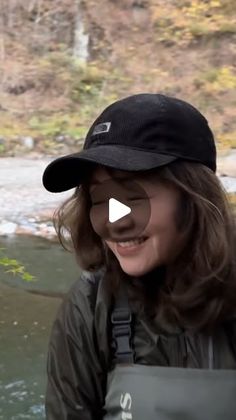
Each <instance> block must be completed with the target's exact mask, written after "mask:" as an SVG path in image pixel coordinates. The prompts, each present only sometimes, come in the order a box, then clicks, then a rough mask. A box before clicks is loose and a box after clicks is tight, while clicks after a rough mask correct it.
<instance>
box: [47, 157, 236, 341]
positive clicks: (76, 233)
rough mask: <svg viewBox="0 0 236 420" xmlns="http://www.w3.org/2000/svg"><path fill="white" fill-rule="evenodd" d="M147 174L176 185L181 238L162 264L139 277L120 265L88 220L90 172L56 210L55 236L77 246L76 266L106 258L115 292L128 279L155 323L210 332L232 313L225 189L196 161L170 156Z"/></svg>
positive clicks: (231, 233)
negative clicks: (169, 259) (175, 252)
mask: <svg viewBox="0 0 236 420" xmlns="http://www.w3.org/2000/svg"><path fill="white" fill-rule="evenodd" d="M106 169H107V170H108V171H109V168H107V167H106ZM91 173H92V172H90V175H91ZM139 173H140V172H139ZM145 174H147V175H148V174H151V175H152V176H157V177H158V179H159V180H162V181H163V182H170V183H172V185H175V187H177V188H178V189H179V191H180V193H181V194H180V202H179V208H178V213H177V214H176V225H177V228H178V229H179V231H181V232H184V234H185V238H186V241H185V246H184V247H183V249H182V250H181V252H180V254H179V255H178V256H177V258H176V259H175V261H174V262H172V263H171V264H170V265H168V267H157V268H156V269H154V270H153V271H152V272H151V273H147V274H146V275H144V276H141V277H140V278H136V279H135V280H145V281H133V280H134V278H133V277H131V276H129V275H127V274H126V273H124V272H123V270H122V268H121V266H120V264H119V262H118V260H117V258H116V256H115V255H114V253H113V252H112V251H111V250H110V249H109V247H107V245H106V244H105V242H104V241H103V240H102V239H101V238H100V237H99V236H98V235H97V233H96V232H95V231H94V230H93V227H92V224H91V222H90V218H89V212H90V208H91V200H90V195H89V191H88V187H89V176H88V177H87V178H86V179H85V181H84V182H83V183H82V184H81V185H80V186H79V187H77V188H76V189H75V191H74V193H73V195H72V196H71V197H70V198H69V199H67V200H66V201H65V202H64V203H63V204H62V205H61V206H60V207H59V208H58V209H57V210H56V212H55V213H54V218H53V221H54V227H55V229H56V232H57V234H58V238H59V241H60V243H61V244H62V246H63V247H64V248H65V249H68V250H72V251H73V252H74V253H75V256H76V260H77V262H78V264H79V266H80V267H81V268H82V269H84V270H88V271H94V270H97V269H99V268H101V267H103V266H105V267H106V276H107V285H108V287H109V288H110V291H111V293H112V294H113V295H114V294H115V293H116V289H117V287H118V285H119V282H120V281H122V279H124V280H125V281H127V285H128V290H129V293H130V296H131V298H132V297H133V299H136V301H138V302H139V303H140V305H141V306H140V310H141V311H143V312H145V313H146V314H148V315H149V316H150V317H152V318H153V319H154V320H155V321H156V322H159V324H160V325H162V324H163V323H165V324H166V325H167V326H168V325H170V326H173V325H177V326H181V327H182V328H185V329H191V330H195V331H196V330H197V331H202V332H207V333H211V332H212V331H213V330H214V329H215V328H216V327H217V326H218V325H219V324H220V323H222V322H224V321H226V320H228V319H230V318H231V317H234V316H235V313H236V264H235V261H236V226H235V219H234V214H233V209H232V208H231V204H230V202H229V201H228V198H227V193H226V191H225V189H224V187H223V186H222V185H221V183H220V181H219V179H218V177H217V176H216V174H215V173H213V172H212V171H211V170H210V169H209V168H208V167H206V166H204V165H202V164H200V163H196V162H189V161H181V160H176V161H174V162H172V163H170V164H168V165H165V166H163V167H160V168H156V169H154V170H153V169H152V170H148V171H145ZM157 277H158V281H157ZM160 279H162V281H160Z"/></svg>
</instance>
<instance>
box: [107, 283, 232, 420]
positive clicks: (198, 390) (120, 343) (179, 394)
mask: <svg viewBox="0 0 236 420" xmlns="http://www.w3.org/2000/svg"><path fill="white" fill-rule="evenodd" d="M111 322H112V335H113V339H114V342H115V344H116V353H115V360H116V365H115V368H114V369H113V370H112V371H110V372H109V373H108V380H107V393H106V399H105V406H104V409H105V412H106V414H105V415H104V417H103V418H104V419H105V420H154V419H155V420H223V419H225V420H236V370H232V369H213V367H212V368H210V369H209V370H208V369H193V368H177V367H163V366H150V365H148V366H147V365H138V364H135V363H134V351H133V349H132V345H131V337H132V336H131V332H132V329H131V327H132V314H131V312H130V308H129V303H128V298H127V295H126V293H125V290H124V286H123V285H121V287H120V290H119V293H118V295H117V297H116V301H115V305H114V309H113V312H112V314H111ZM209 343H210V346H209V361H210V366H211V360H212V352H213V349H212V348H211V341H209Z"/></svg>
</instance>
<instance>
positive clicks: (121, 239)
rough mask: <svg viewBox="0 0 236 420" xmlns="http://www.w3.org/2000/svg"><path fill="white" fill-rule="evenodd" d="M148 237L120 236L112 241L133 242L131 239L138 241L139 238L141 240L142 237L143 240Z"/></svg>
mask: <svg viewBox="0 0 236 420" xmlns="http://www.w3.org/2000/svg"><path fill="white" fill-rule="evenodd" d="M147 238H148V237H147V236H136V237H135V238H120V239H114V240H113V241H112V242H115V243H117V244H118V243H120V242H121V243H122V242H131V241H137V240H140V239H142V240H144V241H145V240H146V239H147Z"/></svg>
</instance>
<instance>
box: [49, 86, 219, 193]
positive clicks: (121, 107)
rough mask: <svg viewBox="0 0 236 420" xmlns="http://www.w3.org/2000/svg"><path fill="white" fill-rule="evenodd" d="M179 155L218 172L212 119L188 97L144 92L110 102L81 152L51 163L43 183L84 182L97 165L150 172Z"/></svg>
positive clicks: (61, 187) (55, 186) (54, 186)
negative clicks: (209, 121) (183, 98)
mask: <svg viewBox="0 0 236 420" xmlns="http://www.w3.org/2000/svg"><path fill="white" fill-rule="evenodd" d="M176 159H182V160H188V161H193V162H199V163H202V164H203V165H206V166H207V167H209V168H210V169H211V170H212V171H213V172H216V146H215V141H214V136H213V134H212V131H211V129H210V128H209V125H208V122H207V120H206V118H205V117H204V116H203V115H202V114H201V113H200V112H199V111H198V110H197V109H196V108H195V107H193V106H192V105H190V104H189V103H187V102H185V101H183V100H180V99H177V98H174V97H170V96H166V95H162V94H154V93H141V94H136V95H132V96H128V97H126V98H123V99H121V100H118V101H116V102H114V103H112V104H111V105H109V106H108V107H107V108H106V109H105V110H104V111H103V112H102V113H101V115H99V117H98V118H97V119H96V120H95V121H94V123H93V124H92V126H91V127H90V129H89V131H88V134H87V136H86V138H85V142H84V145H83V149H82V150H81V151H80V152H78V153H73V154H69V155H66V156H62V157H60V158H57V159H55V160H54V161H52V162H51V163H50V164H49V165H48V166H47V167H46V169H45V171H44V174H43V185H44V187H45V188H46V189H47V190H48V191H50V192H62V191H66V190H69V189H71V188H74V187H76V186H79V185H80V184H81V182H83V179H84V176H85V174H87V172H88V170H89V169H91V168H92V167H93V165H94V164H100V165H104V166H108V167H110V168H114V169H119V170H125V171H145V170H148V169H153V168H156V167H160V166H163V165H166V164H168V163H170V162H172V161H174V160H176Z"/></svg>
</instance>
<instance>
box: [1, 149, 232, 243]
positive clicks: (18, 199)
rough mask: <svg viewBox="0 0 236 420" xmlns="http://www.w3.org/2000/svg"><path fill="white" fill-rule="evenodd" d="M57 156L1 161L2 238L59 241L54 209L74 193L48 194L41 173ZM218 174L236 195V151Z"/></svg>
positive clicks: (222, 160)
mask: <svg viewBox="0 0 236 420" xmlns="http://www.w3.org/2000/svg"><path fill="white" fill-rule="evenodd" d="M53 159H55V157H53V158H52V157H50V156H46V157H45V156H44V157H41V156H40V157H38V158H30V157H29V158H21V157H14V158H13V157H7V158H0V209H1V213H0V236H10V235H33V236H40V237H44V238H47V239H50V240H53V239H55V238H56V233H55V229H54V227H53V224H52V216H53V213H54V211H55V209H56V208H57V207H58V206H59V205H60V204H61V203H62V202H63V201H64V200H66V199H67V198H68V197H69V196H71V194H72V193H73V191H74V190H73V189H72V190H70V191H66V192H63V193H60V194H54V193H49V192H48V191H46V190H45V189H44V187H43V185H42V174H43V171H44V169H45V167H46V166H47V165H48V163H49V162H50V161H51V160H53ZM217 175H218V176H219V177H220V180H221V182H222V183H223V185H224V187H225V189H226V190H227V191H228V192H229V193H233V194H234V193H235V194H236V151H235V150H233V151H231V152H230V153H228V154H225V155H224V156H220V157H219V158H218V162H217Z"/></svg>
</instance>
